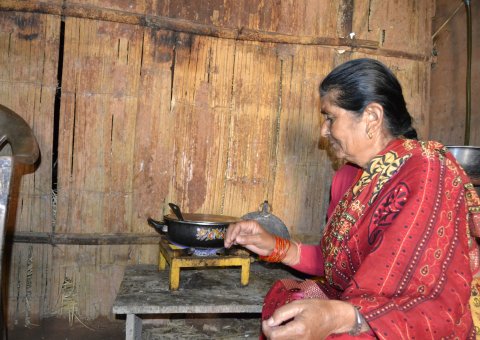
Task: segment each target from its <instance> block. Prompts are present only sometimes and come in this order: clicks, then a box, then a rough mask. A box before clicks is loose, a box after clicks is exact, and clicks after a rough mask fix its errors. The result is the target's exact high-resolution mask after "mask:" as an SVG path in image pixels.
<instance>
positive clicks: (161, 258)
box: [158, 252, 167, 270]
mask: <svg viewBox="0 0 480 340" xmlns="http://www.w3.org/2000/svg"><path fill="white" fill-rule="evenodd" d="M166 266H167V260H166V259H165V257H164V256H163V255H162V252H160V254H159V255H158V269H159V270H165V268H166Z"/></svg>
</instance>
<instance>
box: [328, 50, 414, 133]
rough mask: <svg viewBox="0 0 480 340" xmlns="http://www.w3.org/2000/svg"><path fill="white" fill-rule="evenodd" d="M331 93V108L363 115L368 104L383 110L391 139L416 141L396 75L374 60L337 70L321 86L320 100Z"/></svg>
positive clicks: (347, 64)
mask: <svg viewBox="0 0 480 340" xmlns="http://www.w3.org/2000/svg"><path fill="white" fill-rule="evenodd" d="M332 91H334V93H335V96H334V97H333V101H334V104H335V105H337V106H339V107H341V108H343V109H345V110H348V111H353V112H355V113H357V114H362V113H363V111H364V110H365V108H366V107H367V105H368V104H370V103H373V102H375V103H378V104H380V105H381V106H382V107H383V112H384V117H385V127H386V128H387V129H388V130H389V131H390V133H391V134H392V135H393V136H394V137H399V136H403V137H406V138H412V139H416V138H417V131H416V130H415V129H414V128H413V126H412V116H411V115H410V113H409V112H408V110H407V106H406V103H405V99H404V97H403V93H402V86H401V85H400V82H399V81H398V80H397V78H396V77H395V75H394V74H393V73H392V71H390V69H389V68H388V67H386V66H385V65H384V64H382V63H381V62H379V61H377V60H374V59H368V58H363V59H354V60H350V61H347V62H346V63H344V64H341V65H339V66H337V67H336V68H335V69H333V71H332V72H330V74H328V75H327V77H326V78H325V79H324V80H323V81H322V83H321V84H320V96H321V97H323V96H325V95H326V94H328V93H331V92H332Z"/></svg>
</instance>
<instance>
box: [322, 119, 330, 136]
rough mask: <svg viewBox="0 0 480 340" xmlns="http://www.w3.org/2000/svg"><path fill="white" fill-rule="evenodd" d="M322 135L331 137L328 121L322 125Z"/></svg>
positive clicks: (324, 121)
mask: <svg viewBox="0 0 480 340" xmlns="http://www.w3.org/2000/svg"><path fill="white" fill-rule="evenodd" d="M320 135H321V136H322V137H327V136H328V135H330V126H329V125H328V121H327V120H326V119H324V120H323V122H322V125H321V126H320Z"/></svg>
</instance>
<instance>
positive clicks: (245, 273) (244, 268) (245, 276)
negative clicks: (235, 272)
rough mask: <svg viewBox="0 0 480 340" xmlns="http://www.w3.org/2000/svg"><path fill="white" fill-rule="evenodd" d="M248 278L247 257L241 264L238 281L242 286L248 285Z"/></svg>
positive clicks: (248, 265)
mask: <svg viewBox="0 0 480 340" xmlns="http://www.w3.org/2000/svg"><path fill="white" fill-rule="evenodd" d="M249 278H250V259H247V261H245V262H244V263H243V264H242V274H241V277H240V282H241V283H242V285H243V286H246V285H248V280H249Z"/></svg>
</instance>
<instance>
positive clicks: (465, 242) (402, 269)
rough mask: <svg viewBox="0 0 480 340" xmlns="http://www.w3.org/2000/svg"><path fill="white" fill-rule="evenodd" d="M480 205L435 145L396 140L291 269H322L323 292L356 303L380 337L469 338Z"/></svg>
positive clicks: (319, 271)
mask: <svg viewBox="0 0 480 340" xmlns="http://www.w3.org/2000/svg"><path fill="white" fill-rule="evenodd" d="M479 205H480V202H479V200H478V196H477V194H476V192H475V190H474V188H473V186H472V185H471V184H470V183H469V180H468V177H467V176H466V174H465V173H464V171H463V170H462V169H461V168H460V167H459V166H458V164H457V162H456V161H455V159H454V158H453V156H452V155H451V154H450V153H447V151H446V149H445V148H444V147H443V146H442V145H441V144H439V143H435V142H417V141H413V140H396V141H394V142H392V143H390V144H389V145H388V147H387V148H386V150H384V152H382V153H381V154H380V155H378V156H377V157H375V158H374V159H373V160H372V161H371V162H370V164H369V165H368V166H367V168H366V170H365V171H364V172H363V173H362V176H361V178H360V179H359V180H358V182H357V183H356V184H355V185H354V186H353V187H352V188H351V189H350V190H348V191H347V193H346V194H345V196H344V197H343V199H342V200H341V201H340V202H339V204H338V205H337V207H336V208H335V210H334V212H333V215H332V216H331V218H330V219H329V222H328V224H327V226H326V228H325V232H324V235H323V238H322V241H321V247H320V246H308V245H302V251H301V260H300V263H299V264H298V265H297V266H294V268H296V269H299V270H302V271H305V272H308V273H310V274H315V275H322V276H324V277H325V278H326V280H325V282H324V284H321V287H322V289H323V291H324V292H325V293H326V294H327V295H328V296H329V298H333V299H340V300H344V301H348V302H349V303H352V304H353V305H355V306H357V307H359V309H360V312H361V313H362V315H363V316H364V317H365V319H366V320H367V322H368V323H369V325H370V327H371V329H372V330H373V332H374V333H375V335H376V337H378V338H380V339H387V338H388V339H440V338H449V337H452V338H454V337H458V338H460V339H467V338H472V339H473V338H475V332H474V329H473V323H472V317H471V311H470V308H469V304H468V300H469V297H470V285H471V282H472V271H471V263H470V258H474V259H478V253H477V247H476V243H475V241H474V239H473V238H472V237H471V236H470V235H471V233H472V232H474V231H473V230H470V229H472V228H474V227H477V228H478V227H479V224H480V223H479V220H478V219H479V215H480V207H479ZM469 252H470V254H469ZM472 266H477V267H478V263H477V264H475V263H473V264H472ZM475 269H476V268H475ZM266 302H267V305H268V301H266ZM365 335H366V334H365ZM335 337H349V336H348V335H346V334H344V335H336V336H335Z"/></svg>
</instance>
